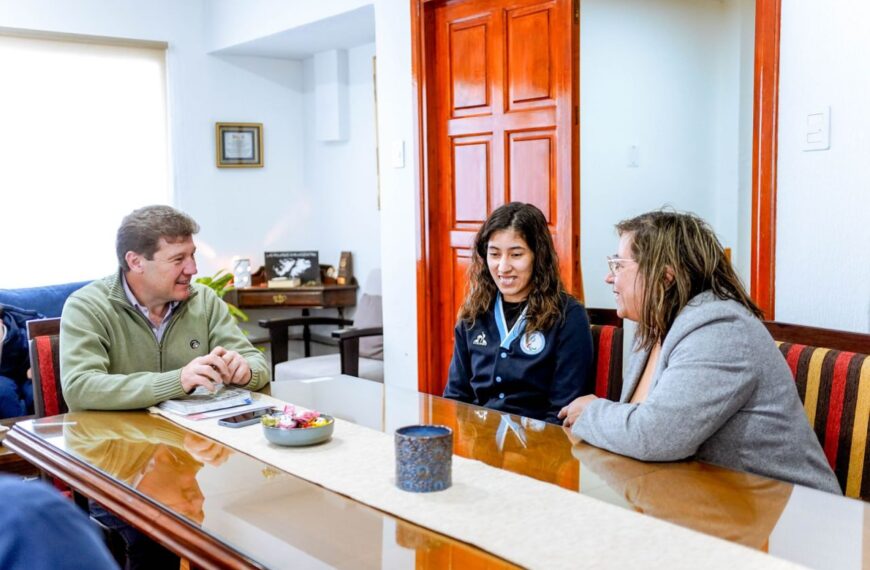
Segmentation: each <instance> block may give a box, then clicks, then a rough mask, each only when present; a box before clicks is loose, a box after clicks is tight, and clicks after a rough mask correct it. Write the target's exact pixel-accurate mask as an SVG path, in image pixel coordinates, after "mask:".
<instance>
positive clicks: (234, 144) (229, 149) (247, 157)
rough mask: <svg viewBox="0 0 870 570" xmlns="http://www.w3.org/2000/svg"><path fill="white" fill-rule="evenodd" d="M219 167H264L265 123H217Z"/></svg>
mask: <svg viewBox="0 0 870 570" xmlns="http://www.w3.org/2000/svg"><path fill="white" fill-rule="evenodd" d="M215 154H216V156H215V162H216V164H217V167H218V168H262V167H263V123H215Z"/></svg>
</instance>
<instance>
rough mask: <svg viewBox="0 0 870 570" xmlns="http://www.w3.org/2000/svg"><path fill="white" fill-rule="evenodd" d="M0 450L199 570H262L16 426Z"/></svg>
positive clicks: (237, 552)
mask: <svg viewBox="0 0 870 570" xmlns="http://www.w3.org/2000/svg"><path fill="white" fill-rule="evenodd" d="M4 445H6V446H7V447H9V449H11V450H13V451H14V452H15V453H17V454H18V455H19V456H20V457H22V458H24V459H26V460H27V461H29V462H30V463H32V464H33V465H35V466H36V467H38V468H40V469H42V470H43V471H45V472H46V473H49V474H50V475H53V476H55V477H58V478H59V479H61V480H62V481H64V482H65V483H67V484H69V485H70V486H71V487H73V488H75V489H76V490H77V491H79V492H81V493H82V494H83V495H85V496H87V497H89V498H91V499H93V500H95V501H97V502H98V503H100V504H101V505H103V506H104V507H105V508H106V509H108V510H109V511H111V512H112V513H114V514H116V515H117V516H119V517H120V518H122V519H124V520H125V521H127V522H129V523H130V524H132V525H133V526H135V527H136V528H137V529H139V530H141V531H142V532H143V533H145V534H146V535H148V536H149V537H151V538H153V539H154V540H156V541H158V542H159V543H160V544H162V545H164V546H166V547H167V548H168V549H169V550H171V551H173V552H175V553H176V554H178V555H179V556H182V557H184V558H186V559H188V560H189V561H190V562H191V563H192V564H194V565H196V566H197V567H199V568H204V569H212V568H214V569H215V570H217V569H221V568H234V569H235V568H239V569H248V568H256V569H261V568H265V567H264V566H262V565H261V564H258V563H257V562H255V561H254V560H252V559H251V558H249V557H248V556H247V555H245V554H243V553H241V552H239V551H237V550H235V549H233V548H230V547H229V546H228V545H226V544H225V543H223V542H221V541H220V540H217V539H215V538H213V537H211V536H209V535H208V534H207V533H205V532H203V531H202V530H201V529H198V528H196V527H195V526H194V525H193V524H191V523H189V522H187V521H184V520H182V519H179V518H178V517H175V516H173V515H172V514H170V512H169V511H168V510H166V509H164V508H163V507H160V506H159V505H156V504H154V503H152V502H151V501H148V500H146V499H145V498H143V497H141V496H140V495H138V494H137V493H134V492H130V491H128V490H124V491H122V490H121V486H120V485H119V484H118V483H115V482H113V481H112V479H111V478H110V477H108V476H106V475H104V474H102V473H100V472H99V471H97V470H95V469H92V468H88V467H86V466H84V464H82V463H81V462H79V461H78V460H76V459H75V458H73V457H71V456H69V455H67V454H65V453H62V452H59V451H58V450H57V449H56V448H54V447H52V446H50V445H48V444H46V443H44V442H42V441H41V440H40V439H39V438H38V437H36V436H35V435H33V434H31V433H29V432H27V431H26V430H24V429H23V428H21V427H19V426H18V425H15V426H13V428H12V429H11V430H10V431H9V432H8V433H7V434H6V438H5V439H4ZM158 519H160V524H159V525H158V524H155V521H157V520H158Z"/></svg>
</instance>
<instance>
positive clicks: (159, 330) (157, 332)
mask: <svg viewBox="0 0 870 570" xmlns="http://www.w3.org/2000/svg"><path fill="white" fill-rule="evenodd" d="M121 283H122V284H123V285H124V293H125V294H126V295H127V300H128V301H130V303H131V304H132V305H133V306H134V307H136V310H138V311H139V312H140V313H142V314H143V315H144V316H145V320H146V321H148V325H149V326H150V327H151V331H152V332H153V333H154V336H155V337H157V342H160V341H161V340H162V339H163V333H165V332H166V326H167V325H168V324H169V318H170V317H171V316H172V313H173V312H174V311H175V308H176V307H178V305H179V304H180V302H179V301H171V302H170V303H169V307H167V309H166V314H165V315H163V320H162V321H160V324H159V325H155V324H154V323H153V322H152V321H151V317H149V315H150V312H149V311H148V307H146V306H144V305H142V304H141V303H139V300H138V299H137V298H136V296H135V295H134V294H133V290H132V289H130V286H129V285H128V284H127V276H126V275H124V274H121Z"/></svg>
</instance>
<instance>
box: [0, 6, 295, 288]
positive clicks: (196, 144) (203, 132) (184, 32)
mask: <svg viewBox="0 0 870 570" xmlns="http://www.w3.org/2000/svg"><path fill="white" fill-rule="evenodd" d="M0 26H3V27H12V28H26V29H36V30H46V31H55V32H65V33H75V34H87V35H96V36H111V37H121V38H134V39H147V40H160V41H166V42H168V43H169V44H170V47H169V49H168V51H167V72H168V76H169V77H168V81H167V85H168V100H169V105H168V107H169V114H170V119H169V120H170V147H171V154H172V157H171V161H172V164H173V172H174V176H173V186H174V188H175V203H176V204H177V206H178V207H179V208H181V209H183V210H186V211H187V212H189V213H190V214H192V215H193V216H194V218H196V219H197V221H198V222H199V223H200V225H201V226H202V231H201V232H200V234H199V236H198V238H197V242H198V244H199V255H198V258H199V266H200V273H201V274H210V273H212V272H214V271H215V270H217V269H219V268H222V267H226V268H229V260H230V258H231V257H232V256H233V255H237V254H238V255H246V256H249V257H251V258H253V259H254V260H255V261H256V260H260V261H261V260H262V252H263V251H264V250H266V249H270V248H272V247H273V245H274V246H278V245H281V244H283V243H284V242H285V240H287V239H288V236H289V235H290V234H291V233H292V231H293V230H292V228H293V221H294V219H295V217H298V216H300V214H299V212H300V210H301V211H303V212H304V206H305V196H304V187H303V170H302V168H303V162H302V156H303V148H302V145H303V134H302V129H301V128H299V125H300V124H301V122H302V93H301V90H302V66H301V64H300V63H298V62H291V61H282V60H268V59H263V58H242V57H221V58H219V57H214V56H209V55H207V54H206V51H205V44H204V38H203V29H204V27H203V12H202V2H201V1H200V0H185V1H183V2H180V1H177V0H154V1H151V2H147V3H143V2H138V1H136V0H120V1H118V0H79V1H77V2H60V1H52V0H33V1H28V2H0ZM216 121H230V122H236V121H239V122H241V121H244V122H261V123H263V124H264V125H265V127H264V147H265V148H264V157H265V167H264V168H262V169H217V168H216V167H215V164H214V160H215V159H214V123H215V122H216ZM119 188H120V189H121V191H123V181H119ZM300 204H301V205H300ZM143 205H144V204H143ZM118 221H119V222H120V220H118ZM113 245H114V244H112V243H107V244H106V248H108V249H109V250H110V251H111V250H112V248H113ZM109 270H112V268H109Z"/></svg>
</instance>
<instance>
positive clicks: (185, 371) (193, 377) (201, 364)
mask: <svg viewBox="0 0 870 570" xmlns="http://www.w3.org/2000/svg"><path fill="white" fill-rule="evenodd" d="M221 350H223V349H221ZM215 351H217V349H215V350H213V351H211V352H210V353H209V354H206V355H205V356H197V357H196V358H194V359H193V360H191V361H190V363H189V364H188V365H187V366H185V367H184V368H182V369H181V387H182V388H183V389H184V391H185V392H187V393H188V394H189V393H191V392H193V390H194V389H195V388H196V387H197V386H203V387H205V388H206V389H207V390H208V391H210V392H214V389H215V384H223V383H224V382H225V381H224V379H225V378H229V377H230V373H229V369H228V368H227V364H226V362H224V359H223V358H221V357H220V356H218V355H217V354H215Z"/></svg>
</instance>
